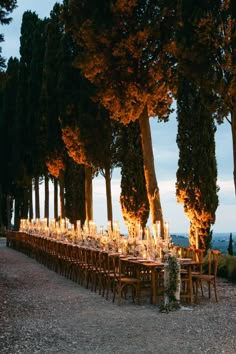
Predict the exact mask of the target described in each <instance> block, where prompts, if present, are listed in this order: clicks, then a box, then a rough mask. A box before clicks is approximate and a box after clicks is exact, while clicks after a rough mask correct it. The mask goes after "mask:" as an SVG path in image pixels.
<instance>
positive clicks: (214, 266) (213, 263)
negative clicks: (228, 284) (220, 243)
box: [208, 250, 220, 277]
mask: <svg viewBox="0 0 236 354" xmlns="http://www.w3.org/2000/svg"><path fill="white" fill-rule="evenodd" d="M219 255H220V251H218V250H209V252H208V274H209V275H214V277H216V276H217V270H218V263H219Z"/></svg>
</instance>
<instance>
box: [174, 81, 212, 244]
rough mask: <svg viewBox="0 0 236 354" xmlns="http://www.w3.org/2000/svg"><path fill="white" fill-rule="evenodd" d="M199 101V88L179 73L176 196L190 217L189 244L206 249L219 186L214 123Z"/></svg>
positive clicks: (200, 100) (200, 99)
mask: <svg viewBox="0 0 236 354" xmlns="http://www.w3.org/2000/svg"><path fill="white" fill-rule="evenodd" d="M202 100H203V98H202V97H201V89H200V88H198V87H196V86H195V85H194V84H193V83H192V82H189V81H188V80H187V79H186V78H183V77H181V76H180V78H179V87H178V103H177V110H178V118H177V119H178V134H177V144H178V147H179V163H178V170H177V183H176V195H177V200H178V202H179V203H182V204H183V205H184V212H185V214H186V215H187V216H188V218H189V220H190V235H189V236H190V239H189V241H190V245H192V246H195V247H199V248H203V249H207V248H208V247H209V245H210V241H211V239H210V237H211V233H210V228H211V225H212V224H214V222H215V211H216V209H217V207H218V197H217V191H218V187H217V184H216V180H217V166H216V158H215V140H214V139H215V137H214V135H215V125H214V120H213V117H212V115H211V114H210V113H209V112H208V111H207V109H206V107H205V105H204V104H203V103H202ZM198 238H199V239H198Z"/></svg>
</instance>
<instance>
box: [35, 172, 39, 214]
mask: <svg viewBox="0 0 236 354" xmlns="http://www.w3.org/2000/svg"><path fill="white" fill-rule="evenodd" d="M34 189H35V217H36V218H37V219H40V204H39V177H38V176H37V177H35V179H34Z"/></svg>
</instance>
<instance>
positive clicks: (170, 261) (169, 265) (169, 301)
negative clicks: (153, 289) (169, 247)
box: [160, 254, 180, 313]
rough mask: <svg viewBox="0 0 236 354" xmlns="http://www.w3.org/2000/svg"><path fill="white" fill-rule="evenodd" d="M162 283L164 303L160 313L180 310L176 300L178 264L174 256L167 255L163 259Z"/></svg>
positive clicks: (178, 277) (178, 274)
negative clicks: (163, 278)
mask: <svg viewBox="0 0 236 354" xmlns="http://www.w3.org/2000/svg"><path fill="white" fill-rule="evenodd" d="M164 267H165V268H164V277H167V278H166V279H165V281H164V283H165V284H164V286H165V294H164V295H165V301H164V303H163V304H161V305H160V312H167V313H168V312H169V311H172V310H178V309H179V308H180V304H179V299H177V298H176V294H177V292H178V291H179V290H180V289H179V286H180V264H179V262H178V260H177V257H176V255H171V254H168V255H166V259H165V266H164Z"/></svg>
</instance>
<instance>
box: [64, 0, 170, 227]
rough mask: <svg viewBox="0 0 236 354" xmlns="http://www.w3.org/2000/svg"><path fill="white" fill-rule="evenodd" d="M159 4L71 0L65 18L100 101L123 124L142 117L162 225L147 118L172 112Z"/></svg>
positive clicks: (148, 174) (149, 182)
mask: <svg viewBox="0 0 236 354" xmlns="http://www.w3.org/2000/svg"><path fill="white" fill-rule="evenodd" d="M160 3H162V2H160ZM158 5H159V2H157V1H148V2H147V1H144V0H143V1H142V0H140V1H128V0H127V1H126V0H122V1H121V0H119V1H107V0H106V1H105V0H104V1H100V2H99V3H98V4H96V6H94V2H93V1H92V0H91V1H80V2H78V1H74V0H71V1H69V2H68V5H67V6H65V8H64V21H65V23H66V30H67V31H68V32H69V33H71V34H72V36H73V38H74V39H75V41H76V42H77V43H78V44H79V46H80V48H81V50H80V52H79V55H78V56H77V58H76V60H75V65H77V66H78V67H79V68H80V69H81V71H82V73H83V75H84V76H85V77H86V78H87V79H88V80H90V81H91V82H92V83H93V84H94V85H95V86H96V88H97V89H98V92H97V95H96V99H97V100H99V101H100V102H101V103H102V104H103V105H104V107H105V108H106V109H107V110H109V111H110V113H111V117H112V118H113V119H116V120H118V121H122V122H123V123H124V124H128V123H130V122H132V121H136V120H138V121H139V124H140V135H141V141H142V150H143V159H144V175H145V181H146V188H147V193H148V199H149V204H150V210H151V216H152V221H153V222H155V221H156V220H161V223H162V226H163V216H162V208H161V202H160V195H159V188H158V185H157V180H156V174H155V168H154V158H153V150H152V141H151V133H150V125H149V117H151V116H158V118H159V119H167V117H168V116H169V113H170V105H171V103H172V95H171V93H170V86H169V82H170V77H171V75H172V72H171V67H170V65H168V62H167V60H170V59H171V58H170V55H169V53H168V54H167V52H166V48H167V47H168V45H171V43H170V42H171V40H172V39H171V38H167V37H166V33H165V31H164V30H163V27H164V25H163V23H164V22H165V19H164V17H163V14H162V13H160V7H159V6H158ZM165 41H166V42H165ZM168 41H169V42H168Z"/></svg>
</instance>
